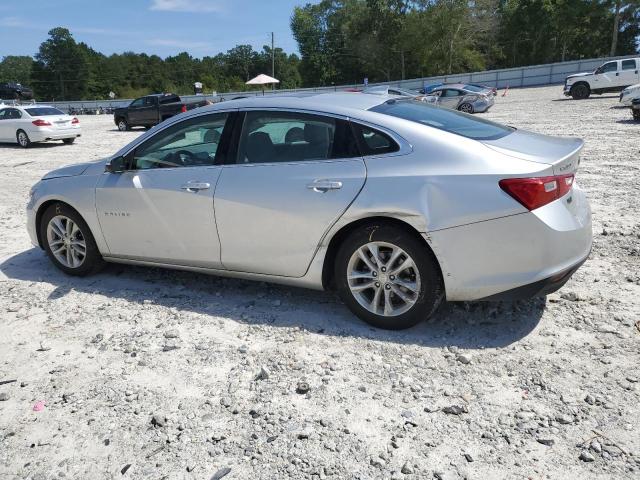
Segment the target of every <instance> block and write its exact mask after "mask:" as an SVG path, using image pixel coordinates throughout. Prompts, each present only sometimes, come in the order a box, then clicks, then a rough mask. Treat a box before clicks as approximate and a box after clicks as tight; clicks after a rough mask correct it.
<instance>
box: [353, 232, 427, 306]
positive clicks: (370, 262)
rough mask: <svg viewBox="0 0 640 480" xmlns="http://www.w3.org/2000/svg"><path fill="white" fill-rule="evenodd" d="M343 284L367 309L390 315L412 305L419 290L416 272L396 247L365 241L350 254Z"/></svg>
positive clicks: (414, 267)
mask: <svg viewBox="0 0 640 480" xmlns="http://www.w3.org/2000/svg"><path fill="white" fill-rule="evenodd" d="M347 284H348V286H349V289H350V290H351V294H352V295H353V297H354V298H355V299H356V301H357V302H358V303H359V304H360V305H362V306H363V307H364V308H366V309H367V310H368V311H370V312H372V313H374V314H376V315H382V316H385V317H393V316H397V315H401V314H403V313H405V312H406V311H408V310H410V309H411V307H413V306H414V305H415V303H416V301H417V300H418V297H419V294H420V272H419V271H418V268H417V266H416V264H415V262H414V261H413V259H412V258H411V257H410V256H409V255H408V254H407V252H405V251H404V250H402V249H401V248H400V247H398V246H396V245H393V244H391V243H388V242H369V243H367V244H365V245H363V246H361V247H360V248H358V249H357V250H356V251H355V252H354V253H353V255H351V258H350V259H349V264H348V265H347Z"/></svg>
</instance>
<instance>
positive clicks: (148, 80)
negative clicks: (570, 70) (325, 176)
mask: <svg viewBox="0 0 640 480" xmlns="http://www.w3.org/2000/svg"><path fill="white" fill-rule="evenodd" d="M291 29H292V32H293V35H294V38H295V39H296V41H297V43H298V48H299V51H300V56H298V55H297V54H295V53H286V52H284V51H283V50H282V49H280V48H275V49H274V57H275V76H276V78H278V79H279V80H280V82H281V83H280V84H279V86H278V88H298V87H313V86H327V85H333V84H335V85H339V84H352V83H361V82H362V81H363V79H364V78H365V77H366V78H368V79H369V81H370V82H376V81H390V80H400V79H405V78H416V77H425V76H432V75H446V74H455V73H463V72H469V71H479V70H485V69H494V68H507V67H518V66H524V65H534V64H540V63H549V62H555V61H564V60H573V59H579V58H593V57H603V56H608V55H626V54H633V53H635V52H638V49H639V44H638V39H639V38H640V0H322V1H320V2H319V3H314V4H311V3H309V4H306V5H304V6H300V7H296V8H295V9H294V11H293V14H292V16H291ZM271 57H272V53H271V48H270V47H269V46H264V47H263V49H262V50H261V51H256V50H254V49H253V47H252V46H250V45H238V46H236V47H234V48H232V49H230V50H228V51H227V52H225V53H218V54H217V55H215V56H205V57H203V58H195V57H192V56H191V55H190V54H189V53H187V52H183V53H180V54H178V55H175V56H169V57H166V58H161V57H159V56H157V55H147V54H138V53H133V52H125V53H122V54H113V55H109V56H107V55H104V54H102V53H100V52H97V51H95V50H94V49H92V48H91V47H90V46H89V45H87V44H85V43H82V42H76V41H75V39H74V38H73V35H72V33H71V32H70V31H69V30H67V29H66V28H62V27H58V28H54V29H52V30H51V31H50V32H49V38H47V39H46V40H45V41H44V42H43V43H42V44H41V45H40V48H39V50H38V52H37V53H36V54H35V56H34V57H29V56H6V57H4V58H3V60H2V61H1V62H0V82H4V81H18V82H20V83H23V84H26V85H29V86H31V87H32V88H33V90H34V92H35V94H36V98H38V99H40V100H54V99H55V100H75V99H105V98H108V95H109V93H110V92H114V93H115V94H116V96H117V97H118V98H131V97H137V96H141V95H145V94H148V93H154V92H169V91H170V92H175V93H180V94H185V93H190V92H192V91H193V83H194V82H196V81H199V82H202V83H203V86H204V90H205V92H211V91H220V92H225V91H243V90H248V89H249V88H250V87H248V86H246V85H245V82H246V81H247V80H249V79H250V78H252V77H253V76H255V75H257V74H259V73H267V74H271Z"/></svg>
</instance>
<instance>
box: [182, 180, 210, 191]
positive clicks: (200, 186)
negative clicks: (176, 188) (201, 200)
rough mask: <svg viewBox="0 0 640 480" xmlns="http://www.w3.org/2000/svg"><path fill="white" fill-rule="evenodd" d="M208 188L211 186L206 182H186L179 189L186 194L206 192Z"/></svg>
mask: <svg viewBox="0 0 640 480" xmlns="http://www.w3.org/2000/svg"><path fill="white" fill-rule="evenodd" d="M209 187H211V184H210V183H207V182H187V183H185V184H184V185H182V186H181V187H180V188H181V189H182V190H186V191H187V192H199V191H200V190H208V189H209Z"/></svg>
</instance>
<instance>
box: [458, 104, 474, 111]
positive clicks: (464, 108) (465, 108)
mask: <svg viewBox="0 0 640 480" xmlns="http://www.w3.org/2000/svg"><path fill="white" fill-rule="evenodd" d="M458 110H460V111H461V112H464V113H473V105H471V104H470V103H463V104H462V105H460V106H459V107H458Z"/></svg>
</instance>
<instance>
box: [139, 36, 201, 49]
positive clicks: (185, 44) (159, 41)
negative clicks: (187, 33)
mask: <svg viewBox="0 0 640 480" xmlns="http://www.w3.org/2000/svg"><path fill="white" fill-rule="evenodd" d="M147 44H149V45H154V46H157V47H175V48H184V49H188V50H208V49H211V45H209V44H208V43H205V42H190V41H185V40H174V39H170V38H153V39H151V40H147Z"/></svg>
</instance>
